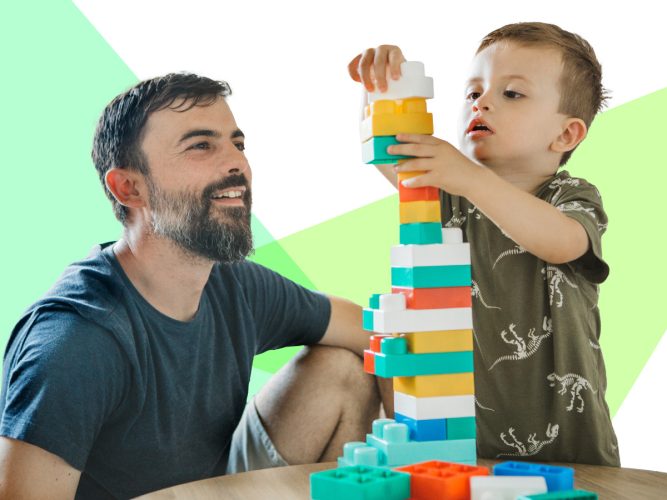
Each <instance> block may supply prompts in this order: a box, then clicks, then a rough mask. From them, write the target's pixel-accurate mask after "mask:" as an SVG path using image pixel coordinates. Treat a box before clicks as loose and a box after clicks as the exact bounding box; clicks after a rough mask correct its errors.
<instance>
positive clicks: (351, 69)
mask: <svg viewBox="0 0 667 500" xmlns="http://www.w3.org/2000/svg"><path fill="white" fill-rule="evenodd" d="M360 59H361V54H357V57H355V58H354V59H352V60H351V61H350V62H349V63H348V65H347V72H348V73H349V74H350V77H351V78H352V79H353V80H354V81H355V82H361V78H360V77H359V60H360Z"/></svg>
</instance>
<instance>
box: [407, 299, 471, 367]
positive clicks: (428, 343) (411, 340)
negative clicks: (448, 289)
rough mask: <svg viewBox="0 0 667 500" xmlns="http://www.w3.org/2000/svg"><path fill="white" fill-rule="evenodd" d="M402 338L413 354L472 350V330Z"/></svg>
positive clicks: (411, 335) (418, 333)
mask: <svg viewBox="0 0 667 500" xmlns="http://www.w3.org/2000/svg"><path fill="white" fill-rule="evenodd" d="M434 290H436V289H435V288H434ZM404 337H405V340H406V342H407V343H408V352H411V353H413V354H421V353H426V352H456V351H472V349H473V336H472V330H449V331H442V332H417V333H406V334H405V335H404Z"/></svg>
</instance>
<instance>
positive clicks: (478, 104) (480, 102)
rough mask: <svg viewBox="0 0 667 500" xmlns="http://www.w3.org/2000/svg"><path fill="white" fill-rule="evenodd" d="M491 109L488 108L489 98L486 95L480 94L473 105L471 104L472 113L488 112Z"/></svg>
mask: <svg viewBox="0 0 667 500" xmlns="http://www.w3.org/2000/svg"><path fill="white" fill-rule="evenodd" d="M490 109H491V108H490V106H489V97H488V96H487V94H482V95H480V96H479V97H478V98H477V99H476V100H475V101H474V102H473V103H472V111H473V113H479V111H489V110H490Z"/></svg>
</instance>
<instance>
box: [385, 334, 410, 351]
mask: <svg viewBox="0 0 667 500" xmlns="http://www.w3.org/2000/svg"><path fill="white" fill-rule="evenodd" d="M380 352H381V353H382V354H394V355H401V354H407V353H408V341H407V340H405V338H404V337H387V338H384V339H382V340H381V341H380Z"/></svg>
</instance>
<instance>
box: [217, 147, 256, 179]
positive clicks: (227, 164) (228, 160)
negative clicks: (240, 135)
mask: <svg viewBox="0 0 667 500" xmlns="http://www.w3.org/2000/svg"><path fill="white" fill-rule="evenodd" d="M220 163H221V165H220V166H221V168H222V169H223V170H224V171H225V173H227V174H243V173H245V171H246V170H248V168H250V165H249V164H248V159H247V158H246V156H245V154H243V151H240V150H239V149H238V147H237V146H236V144H231V145H230V146H229V150H228V153H227V154H226V155H225V156H224V158H222V161H221V162H220Z"/></svg>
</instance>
